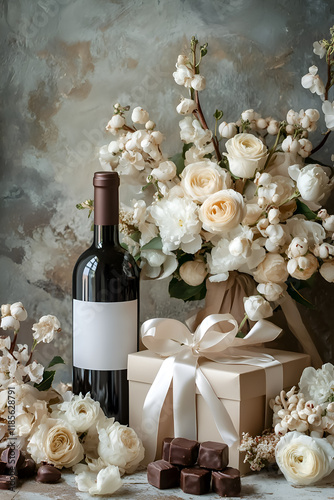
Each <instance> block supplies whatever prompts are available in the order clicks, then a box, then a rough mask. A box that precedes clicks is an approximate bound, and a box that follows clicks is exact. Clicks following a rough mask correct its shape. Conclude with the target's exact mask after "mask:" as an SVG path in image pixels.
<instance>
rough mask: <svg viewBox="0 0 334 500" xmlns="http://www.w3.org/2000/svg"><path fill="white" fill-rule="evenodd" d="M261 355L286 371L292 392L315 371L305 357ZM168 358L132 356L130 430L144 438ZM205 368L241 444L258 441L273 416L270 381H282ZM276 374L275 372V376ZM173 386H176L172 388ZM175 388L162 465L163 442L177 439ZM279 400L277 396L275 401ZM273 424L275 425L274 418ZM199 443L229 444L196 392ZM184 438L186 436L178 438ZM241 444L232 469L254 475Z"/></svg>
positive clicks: (247, 368)
mask: <svg viewBox="0 0 334 500" xmlns="http://www.w3.org/2000/svg"><path fill="white" fill-rule="evenodd" d="M254 349H255V351H258V352H259V354H266V355H270V356H272V357H274V358H275V359H276V360H278V361H279V362H280V363H281V365H282V368H281V370H282V372H283V387H282V388H284V389H286V390H288V389H290V388H291V387H292V386H294V385H297V384H298V382H299V379H300V376H301V374H302V372H303V370H304V368H306V367H307V366H310V356H309V355H306V354H301V353H295V352H288V351H281V350H276V349H269V348H264V347H256V348H253V351H254ZM162 362H163V358H162V357H161V356H159V355H157V354H155V353H153V352H151V351H149V350H146V351H142V352H138V353H135V354H131V355H129V357H128V380H129V404H130V427H132V428H133V429H134V430H135V431H136V432H137V433H138V435H139V436H140V437H142V438H143V437H144V444H145V436H147V435H149V434H150V425H151V424H152V423H151V422H150V420H149V419H146V421H143V418H142V409H143V405H144V401H145V398H146V396H147V394H148V391H149V389H150V387H151V384H152V382H153V381H154V379H155V377H156V376H157V374H158V372H159V369H160V367H161V365H162ZM198 366H199V368H200V369H201V371H202V373H203V374H204V375H205V377H206V379H207V380H208V382H209V383H210V385H211V387H212V389H213V390H214V392H215V394H216V396H217V397H218V398H219V400H220V401H221V402H222V403H223V405H224V407H225V409H226V410H227V413H228V414H229V416H230V418H231V420H232V423H233V425H234V428H235V430H236V433H237V435H238V436H239V438H240V437H241V435H242V433H243V432H249V433H250V435H252V436H256V435H259V434H261V432H262V431H263V430H264V429H265V427H266V426H265V423H266V422H265V418H266V417H265V415H266V412H267V411H269V412H271V410H270V409H269V408H267V409H266V407H267V404H268V381H270V379H271V378H273V377H275V376H276V372H275V367H268V368H263V367H259V366H252V365H251V364H226V363H219V362H214V361H210V360H207V359H205V358H201V359H200V360H199V363H198ZM271 370H272V371H271ZM172 384H173V382H172ZM172 384H171V387H170V388H169V390H168V392H167V396H166V399H165V401H164V404H163V406H162V410H161V413H160V418H159V422H158V437H157V448H156V450H157V452H156V457H155V458H156V459H158V458H161V448H162V441H163V439H164V438H165V437H173V436H174V424H173V391H172ZM275 395H276V394H271V396H272V397H274V396H275ZM269 417H270V420H269V421H270V422H271V415H269ZM196 421H197V440H198V441H199V442H203V441H217V442H223V439H222V437H221V435H220V433H219V432H218V430H217V428H216V425H215V421H214V418H213V415H212V412H211V409H210V408H209V406H208V405H207V403H206V401H205V400H204V398H203V397H202V395H201V394H200V393H199V391H198V389H197V388H196ZM178 437H184V436H178ZM239 444H240V442H239V441H237V442H235V443H234V444H233V445H232V446H231V447H230V450H229V457H230V459H229V466H231V467H235V468H238V469H239V470H240V472H241V473H242V474H245V473H247V472H248V471H249V470H250V469H249V466H248V464H244V463H243V459H244V453H240V452H239V451H238V446H239Z"/></svg>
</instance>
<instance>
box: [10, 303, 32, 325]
mask: <svg viewBox="0 0 334 500" xmlns="http://www.w3.org/2000/svg"><path fill="white" fill-rule="evenodd" d="M10 314H11V315H12V316H13V318H15V319H18V320H19V321H24V320H25V319H27V317H28V313H27V311H26V310H25V308H24V306H23V304H22V302H15V303H14V304H12V305H11V306H10Z"/></svg>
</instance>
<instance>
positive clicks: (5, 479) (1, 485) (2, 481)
mask: <svg viewBox="0 0 334 500" xmlns="http://www.w3.org/2000/svg"><path fill="white" fill-rule="evenodd" d="M16 484H17V476H13V475H11V476H8V475H2V476H0V490H14V489H15V487H16Z"/></svg>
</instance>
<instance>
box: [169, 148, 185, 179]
mask: <svg viewBox="0 0 334 500" xmlns="http://www.w3.org/2000/svg"><path fill="white" fill-rule="evenodd" d="M169 159H170V161H172V162H174V163H175V165H176V173H177V175H180V174H181V173H182V171H183V169H184V157H183V154H182V153H176V155H174V156H172V157H171V158H169Z"/></svg>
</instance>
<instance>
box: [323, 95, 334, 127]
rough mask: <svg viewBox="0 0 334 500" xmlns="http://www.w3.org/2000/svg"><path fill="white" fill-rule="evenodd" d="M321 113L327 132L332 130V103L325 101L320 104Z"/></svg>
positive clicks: (333, 114) (333, 118)
mask: <svg viewBox="0 0 334 500" xmlns="http://www.w3.org/2000/svg"><path fill="white" fill-rule="evenodd" d="M322 111H323V113H324V115H325V123H326V127H327V128H328V129H329V130H334V101H333V102H330V101H325V102H323V104H322Z"/></svg>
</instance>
